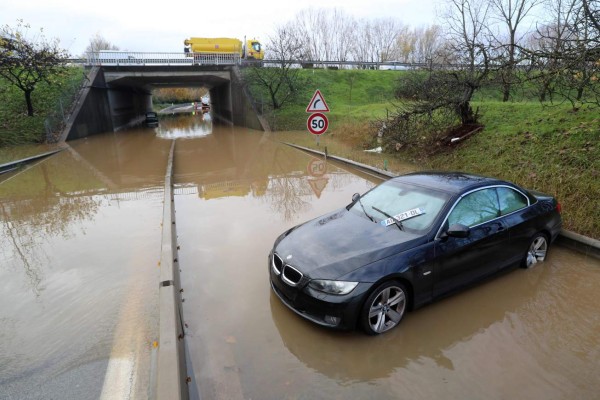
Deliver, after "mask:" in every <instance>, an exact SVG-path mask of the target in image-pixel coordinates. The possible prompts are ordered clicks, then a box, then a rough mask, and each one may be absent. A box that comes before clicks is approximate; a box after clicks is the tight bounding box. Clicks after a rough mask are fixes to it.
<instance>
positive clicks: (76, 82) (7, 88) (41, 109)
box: [0, 66, 83, 150]
mask: <svg viewBox="0 0 600 400" xmlns="http://www.w3.org/2000/svg"><path fill="white" fill-rule="evenodd" d="M82 80H83V68H82V67H79V66H73V67H69V68H67V69H66V71H65V74H64V75H61V76H56V77H53V78H52V84H51V85H49V84H47V83H46V82H40V83H39V84H38V85H37V86H36V88H35V90H34V91H33V93H32V94H31V98H32V102H33V110H34V116H33V117H29V116H27V105H26V104H25V95H24V94H23V92H22V91H21V90H20V89H18V88H17V87H16V86H13V85H11V84H10V83H9V82H7V81H6V80H4V79H3V78H0V148H1V149H4V150H6V149H5V148H6V147H9V146H16V145H23V144H31V143H41V142H43V141H44V140H45V138H46V133H45V132H46V130H45V127H44V121H45V120H46V119H47V118H49V117H51V116H56V117H58V118H60V115H59V114H60V113H61V104H60V102H61V101H62V107H63V108H66V107H69V106H70V104H71V99H72V96H73V94H74V93H75V92H76V91H77V90H78V89H79V86H80V85H81V82H82Z"/></svg>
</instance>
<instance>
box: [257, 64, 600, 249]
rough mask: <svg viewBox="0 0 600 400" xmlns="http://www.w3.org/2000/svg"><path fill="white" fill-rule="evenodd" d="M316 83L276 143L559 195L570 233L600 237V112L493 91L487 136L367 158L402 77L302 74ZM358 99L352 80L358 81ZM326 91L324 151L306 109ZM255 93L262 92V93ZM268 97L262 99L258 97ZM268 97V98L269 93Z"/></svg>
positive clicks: (278, 118) (484, 109) (287, 115)
mask: <svg viewBox="0 0 600 400" xmlns="http://www.w3.org/2000/svg"><path fill="white" fill-rule="evenodd" d="M302 73H303V74H304V76H305V77H307V78H308V79H310V83H309V84H307V85H306V89H305V90H304V92H303V93H301V94H300V95H299V96H298V98H297V100H296V102H295V103H294V104H291V105H289V106H287V107H285V108H284V109H283V110H280V111H278V112H276V113H274V115H273V116H272V117H271V119H272V120H273V121H274V122H275V127H276V129H277V130H282V129H289V130H296V131H288V132H276V133H275V134H274V137H275V139H276V140H280V141H285V142H293V143H296V144H300V145H303V146H306V147H310V148H314V149H319V150H321V151H323V149H324V147H325V146H327V150H328V152H329V153H330V154H335V155H338V156H341V157H345V158H349V159H353V160H356V161H359V162H362V163H365V164H370V165H373V166H376V167H378V168H384V167H386V168H387V169H388V170H390V171H395V172H397V171H405V170H406V167H405V163H406V162H410V163H412V164H413V165H414V169H415V170H417V169H439V170H458V171H468V172H473V173H479V174H485V175H491V176H496V177H499V178H503V179H507V180H510V181H513V182H515V183H518V184H520V185H523V186H525V187H527V188H531V189H537V190H541V191H545V192H548V193H551V194H554V195H556V196H557V197H558V199H559V201H560V202H561V203H562V206H563V220H564V226H565V228H566V229H569V230H572V231H575V232H578V233H581V234H584V235H588V236H591V237H594V238H600V140H599V139H600V112H599V110H598V108H595V109H594V108H588V107H581V108H580V109H579V110H578V111H573V110H572V109H571V107H570V106H569V105H566V104H565V105H557V106H547V107H542V105H540V103H539V102H537V101H535V100H521V101H515V102H509V103H502V102H500V101H496V100H494V97H497V98H500V94H498V95H497V96H494V93H492V92H487V93H486V94H485V96H481V97H480V98H479V100H478V101H476V102H475V103H474V105H475V106H478V107H479V108H480V114H481V123H483V124H484V125H485V128H484V130H483V131H481V132H479V133H478V134H476V135H474V136H472V137H471V138H469V139H468V140H465V141H464V142H461V143H460V144H458V145H456V146H453V147H444V148H440V149H439V150H440V151H437V152H435V154H433V155H425V154H424V152H423V151H422V150H419V151H415V150H412V151H411V150H410V149H408V150H401V151H399V152H396V151H395V150H392V151H390V152H387V153H382V154H372V153H366V152H364V148H365V147H376V146H377V142H376V140H375V137H374V136H375V131H374V130H373V128H371V127H370V124H369V122H370V121H373V120H375V119H376V118H381V117H384V116H385V115H386V110H393V109H394V105H393V102H394V99H393V88H394V86H395V81H396V79H397V77H398V76H399V74H401V73H403V72H401V71H343V70H341V71H324V70H314V71H310V70H306V71H302ZM352 80H353V84H352V98H350V82H352ZM316 88H319V89H321V91H322V93H323V95H324V97H325V100H326V101H327V104H328V105H329V107H330V109H331V112H330V113H329V114H328V117H329V120H330V128H329V131H328V132H327V133H326V134H325V135H323V137H321V138H320V140H319V142H320V143H319V145H317V142H316V139H315V138H314V137H312V136H311V135H310V134H309V133H307V130H306V118H307V114H306V113H305V108H306V104H307V103H308V101H309V100H310V98H311V96H312V93H313V92H314V90H315V89H316ZM254 90H255V94H256V93H257V92H256V89H254ZM258 97H260V94H258ZM263 98H265V97H264V94H263Z"/></svg>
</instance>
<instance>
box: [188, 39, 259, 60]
mask: <svg viewBox="0 0 600 400" xmlns="http://www.w3.org/2000/svg"><path fill="white" fill-rule="evenodd" d="M245 42H246V44H245V45H244V44H243V42H242V41H241V40H239V39H232V38H197V37H193V38H189V39H185V40H184V42H183V44H184V45H185V47H184V49H183V51H184V52H185V53H192V54H239V55H240V58H242V59H254V60H262V59H264V57H265V51H264V50H263V48H262V45H261V44H260V42H259V41H258V40H256V39H250V40H246V41H245Z"/></svg>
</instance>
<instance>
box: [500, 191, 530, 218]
mask: <svg viewBox="0 0 600 400" xmlns="http://www.w3.org/2000/svg"><path fill="white" fill-rule="evenodd" d="M497 190H498V199H499V200H500V211H502V215H506V214H510V213H511V212H513V211H516V210H519V209H521V208H524V207H527V204H528V202H527V198H526V197H525V196H524V195H523V194H521V193H519V192H517V191H516V190H514V189H511V188H506V187H501V188H498V189H497Z"/></svg>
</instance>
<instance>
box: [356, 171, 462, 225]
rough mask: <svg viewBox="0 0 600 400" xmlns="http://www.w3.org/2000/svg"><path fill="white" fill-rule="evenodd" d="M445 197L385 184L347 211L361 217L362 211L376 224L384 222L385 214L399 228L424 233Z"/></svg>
mask: <svg viewBox="0 0 600 400" xmlns="http://www.w3.org/2000/svg"><path fill="white" fill-rule="evenodd" d="M449 198H450V195H448V194H447V193H445V192H441V191H437V190H434V189H429V188H425V187H421V186H414V185H409V184H405V183H401V182H396V181H388V182H385V183H382V184H381V185H379V186H377V187H375V188H374V189H372V190H371V191H369V192H367V193H366V194H365V195H364V196H363V197H361V199H360V200H361V201H360V202H356V203H355V204H354V205H353V206H352V208H351V209H350V211H351V212H353V213H356V214H360V215H363V216H364V215H365V212H366V213H367V214H369V215H370V216H371V217H372V218H374V219H375V221H376V222H378V223H379V222H381V221H384V220H387V219H388V216H386V215H385V214H388V215H389V216H393V217H395V218H397V219H399V220H401V223H402V227H403V229H405V230H409V231H417V232H424V231H426V230H428V229H429V228H431V225H432V224H433V222H434V221H435V220H436V218H437V217H438V215H439V213H440V211H441V210H442V208H443V207H444V204H446V202H447V201H448V199H449ZM360 203H362V206H361V204H360ZM363 207H364V210H363ZM383 213H385V214H383ZM389 224H394V222H391V221H390V223H388V224H387V225H389Z"/></svg>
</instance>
